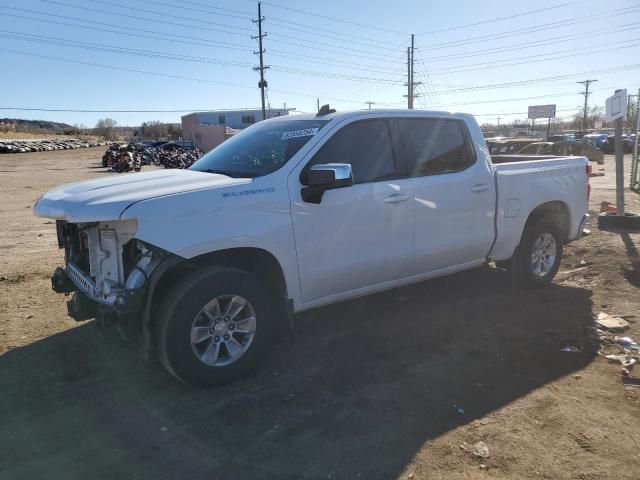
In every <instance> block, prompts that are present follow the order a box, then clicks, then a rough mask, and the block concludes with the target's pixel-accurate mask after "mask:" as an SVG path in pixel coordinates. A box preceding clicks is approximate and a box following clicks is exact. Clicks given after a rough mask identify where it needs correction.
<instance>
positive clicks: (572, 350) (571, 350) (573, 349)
mask: <svg viewBox="0 0 640 480" xmlns="http://www.w3.org/2000/svg"><path fill="white" fill-rule="evenodd" d="M560 351H561V352H568V353H577V352H579V351H580V349H579V348H578V347H574V346H573V345H567V346H566V347H562V348H561V349H560Z"/></svg>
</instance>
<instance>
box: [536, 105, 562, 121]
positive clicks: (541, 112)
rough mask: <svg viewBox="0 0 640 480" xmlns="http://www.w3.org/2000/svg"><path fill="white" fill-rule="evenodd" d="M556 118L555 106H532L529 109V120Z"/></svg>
mask: <svg viewBox="0 0 640 480" xmlns="http://www.w3.org/2000/svg"><path fill="white" fill-rule="evenodd" d="M555 116H556V106H555V105H531V106H530V107H529V118H554V117H555Z"/></svg>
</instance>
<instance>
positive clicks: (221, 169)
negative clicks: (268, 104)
mask: <svg viewBox="0 0 640 480" xmlns="http://www.w3.org/2000/svg"><path fill="white" fill-rule="evenodd" d="M328 122H329V121H328V120H290V121H282V120H280V121H274V122H269V121H267V122H260V123H256V124H255V125H252V126H251V127H248V128H246V129H245V130H243V131H241V132H240V133H237V134H236V135H234V136H233V137H231V138H230V139H229V140H227V141H226V142H224V143H222V144H221V145H219V146H217V147H216V148H214V149H213V150H211V151H210V152H209V153H207V154H206V155H205V156H203V157H202V158H201V159H200V160H198V161H197V162H196V163H194V164H193V165H192V166H191V168H190V169H191V170H198V171H200V172H211V173H221V174H223V175H228V176H230V177H260V176H262V175H266V174H268V173H271V172H273V171H275V170H277V169H279V168H280V167H282V166H283V165H284V164H285V163H287V162H288V161H289V160H290V159H291V157H293V156H294V155H295V154H296V152H298V150H300V149H301V148H302V147H303V145H304V144H305V143H307V142H308V141H309V140H310V139H311V138H312V137H313V136H314V135H316V134H317V133H318V131H319V130H320V129H321V128H322V127H324V126H325V125H326V124H327V123H328Z"/></svg>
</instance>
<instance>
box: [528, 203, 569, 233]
mask: <svg viewBox="0 0 640 480" xmlns="http://www.w3.org/2000/svg"><path fill="white" fill-rule="evenodd" d="M543 218H544V219H545V220H549V221H552V222H554V223H555V224H556V225H557V226H558V228H559V229H560V231H561V232H562V237H563V238H562V241H563V243H566V242H567V240H568V239H569V236H570V230H571V211H570V210H569V206H568V205H567V204H566V203H565V202H563V201H561V200H552V201H550V202H545V203H543V204H540V205H538V206H537V207H536V208H534V209H533V210H532V211H531V212H530V213H529V216H528V217H527V221H526V222H525V224H524V229H523V231H522V234H524V230H525V229H526V228H527V227H528V226H529V225H531V224H533V223H534V222H537V221H539V220H541V219H543Z"/></svg>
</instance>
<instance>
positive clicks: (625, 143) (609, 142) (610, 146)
mask: <svg viewBox="0 0 640 480" xmlns="http://www.w3.org/2000/svg"><path fill="white" fill-rule="evenodd" d="M634 141H635V136H633V135H623V136H622V151H623V153H631V152H633V145H634ZM602 151H603V152H605V153H609V154H612V153H615V135H613V134H611V135H608V136H607V139H606V140H605V141H603V143H602Z"/></svg>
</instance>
